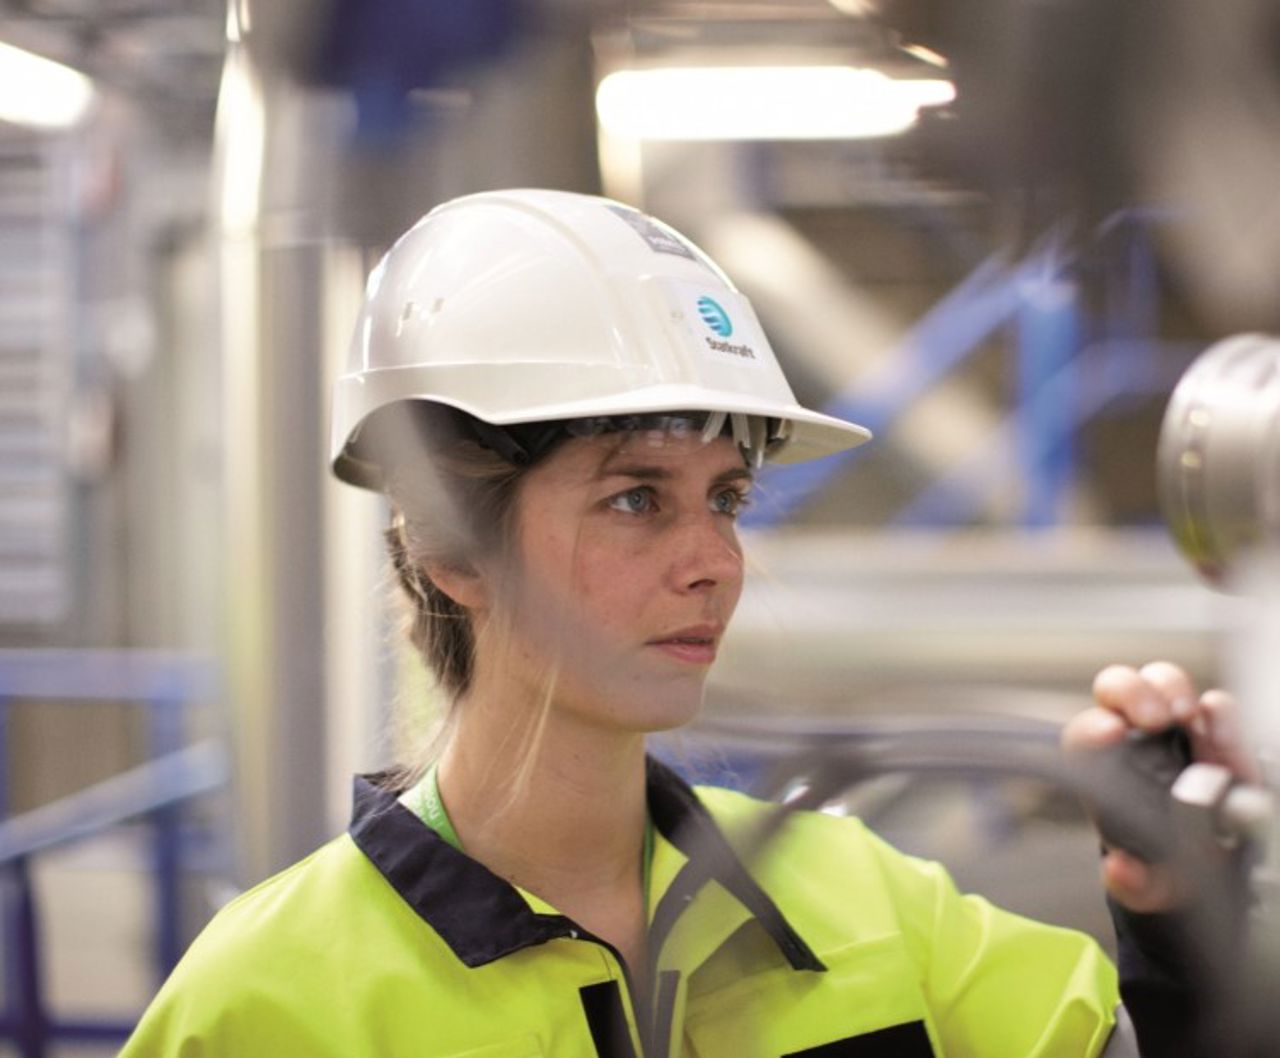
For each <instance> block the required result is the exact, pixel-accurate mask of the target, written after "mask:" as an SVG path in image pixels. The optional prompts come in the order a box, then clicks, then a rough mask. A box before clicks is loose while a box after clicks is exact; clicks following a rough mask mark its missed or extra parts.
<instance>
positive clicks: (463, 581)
mask: <svg viewBox="0 0 1280 1058" xmlns="http://www.w3.org/2000/svg"><path fill="white" fill-rule="evenodd" d="M423 570H424V572H425V573H426V575H427V576H428V577H430V578H431V583H433V584H434V585H435V586H436V587H437V588H439V589H440V590H441V591H442V592H444V593H445V594H446V595H447V596H449V598H450V599H452V600H453V601H454V602H456V603H457V604H458V605H459V606H461V607H464V608H465V609H467V610H474V611H483V610H487V609H488V608H489V586H488V584H486V583H485V580H484V578H483V577H482V576H481V575H480V574H479V573H478V572H477V571H476V569H475V568H474V567H473V566H470V565H465V566H464V565H461V564H453V563H448V562H438V561H436V562H425V563H423Z"/></svg>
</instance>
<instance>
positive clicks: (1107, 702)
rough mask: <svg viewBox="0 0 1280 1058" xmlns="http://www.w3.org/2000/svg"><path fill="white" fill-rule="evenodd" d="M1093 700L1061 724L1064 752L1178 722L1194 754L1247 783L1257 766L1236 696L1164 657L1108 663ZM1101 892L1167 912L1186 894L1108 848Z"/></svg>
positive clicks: (1173, 878)
mask: <svg viewBox="0 0 1280 1058" xmlns="http://www.w3.org/2000/svg"><path fill="white" fill-rule="evenodd" d="M1093 697H1094V700H1095V701H1096V702H1097V704H1096V705H1095V706H1093V707H1092V708H1090V709H1086V710H1084V711H1083V712H1081V713H1078V714H1077V715H1076V716H1074V717H1072V719H1071V720H1069V721H1068V722H1067V725H1066V727H1065V728H1064V729H1063V732H1062V744H1063V746H1064V747H1065V748H1066V749H1067V750H1068V751H1075V750H1087V749H1090V748H1097V747H1100V746H1109V745H1114V744H1115V743H1117V742H1119V741H1121V740H1122V739H1124V738H1125V737H1126V735H1127V734H1128V733H1129V731H1130V730H1133V729H1137V730H1140V731H1146V732H1156V731H1163V730H1164V729H1165V728H1167V727H1169V726H1171V725H1173V724H1179V725H1181V726H1182V727H1184V728H1186V730H1187V732H1188V733H1189V735H1190V737H1191V750H1192V756H1193V757H1194V758H1195V759H1196V760H1198V761H1205V762H1208V763H1211V764H1221V765H1223V766H1225V767H1227V768H1229V769H1230V770H1231V771H1232V772H1233V773H1234V774H1236V775H1237V776H1239V777H1240V778H1241V779H1244V780H1245V781H1248V782H1255V781H1257V780H1258V778H1259V775H1258V769H1257V766H1256V765H1255V764H1254V762H1253V761H1252V759H1251V758H1250V757H1249V755H1248V754H1247V753H1246V752H1245V748H1244V745H1243V743H1242V740H1241V737H1240V725H1239V717H1238V711H1237V709H1236V703H1235V700H1234V699H1233V698H1232V697H1231V695H1229V694H1227V693H1226V692H1225V691H1221V690H1210V691H1205V692H1204V693H1203V694H1197V693H1196V688H1195V684H1194V683H1193V682H1192V680H1191V677H1190V676H1188V675H1187V673H1186V672H1185V671H1184V670H1183V669H1181V668H1179V667H1178V666H1177V665H1174V664H1172V663H1170V662H1168V661H1153V662H1150V663H1149V664H1147V665H1144V666H1142V668H1140V669H1134V668H1131V667H1129V666H1128V665H1109V666H1107V668H1105V669H1103V670H1102V671H1101V672H1099V673H1098V675H1097V677H1095V679H1094V681H1093ZM1102 881H1103V884H1104V885H1105V886H1106V888H1107V892H1109V893H1110V894H1111V896H1112V897H1113V898H1114V899H1115V900H1117V901H1119V902H1120V903H1121V904H1123V905H1124V906H1126V907H1128V908H1129V909H1130V910H1132V911H1138V912H1154V911H1167V910H1169V909H1171V908H1173V907H1175V906H1177V905H1178V904H1179V903H1180V902H1181V901H1182V899H1183V896H1184V894H1183V893H1182V892H1181V891H1180V887H1179V883H1178V878H1177V875H1176V874H1175V872H1174V871H1173V870H1172V869H1171V868H1169V867H1167V866H1162V865H1158V864H1150V863H1144V862H1143V861H1142V860H1140V859H1138V858H1137V857H1136V856H1133V855H1131V854H1130V853H1127V852H1125V851H1123V850H1122V849H1107V850H1106V852H1105V854H1104V856H1103V859H1102Z"/></svg>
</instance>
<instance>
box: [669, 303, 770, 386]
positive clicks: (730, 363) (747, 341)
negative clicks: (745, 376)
mask: <svg viewBox="0 0 1280 1058" xmlns="http://www.w3.org/2000/svg"><path fill="white" fill-rule="evenodd" d="M663 286H664V288H665V289H666V292H667V297H668V298H669V300H670V302H671V306H672V309H673V316H674V320H675V322H676V323H677V324H678V325H679V327H680V330H681V332H682V335H683V337H684V338H685V339H686V343H687V345H690V346H692V347H693V349H695V350H697V352H699V353H700V354H701V357H702V359H703V360H704V362H706V363H707V364H708V366H710V367H712V368H713V369H715V368H728V369H738V368H750V369H761V368H766V369H767V368H768V367H770V366H772V365H773V353H772V351H771V350H770V349H769V343H768V342H767V341H766V340H765V337H764V334H763V333H762V332H761V331H760V325H759V324H758V323H757V322H756V318H755V315H754V314H753V313H752V312H751V310H750V308H749V307H747V305H746V299H745V298H743V297H742V296H741V295H739V294H736V293H734V292H733V291H732V290H726V289H724V288H723V287H705V286H701V285H699V284H695V283H676V282H667V283H664V284H663Z"/></svg>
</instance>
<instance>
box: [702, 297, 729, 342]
mask: <svg viewBox="0 0 1280 1058" xmlns="http://www.w3.org/2000/svg"><path fill="white" fill-rule="evenodd" d="M698 314H699V315H700V316H701V317H702V322H703V323H705V324H706V325H707V326H708V327H710V328H711V329H712V330H713V331H715V332H716V334H718V335H720V337H721V338H728V337H729V335H731V334H732V333H733V321H732V320H731V319H729V314H728V313H727V312H725V311H724V308H723V307H722V306H721V304H720V302H718V301H716V300H715V299H714V298H709V297H706V296H705V295H704V296H703V297H700V298H698Z"/></svg>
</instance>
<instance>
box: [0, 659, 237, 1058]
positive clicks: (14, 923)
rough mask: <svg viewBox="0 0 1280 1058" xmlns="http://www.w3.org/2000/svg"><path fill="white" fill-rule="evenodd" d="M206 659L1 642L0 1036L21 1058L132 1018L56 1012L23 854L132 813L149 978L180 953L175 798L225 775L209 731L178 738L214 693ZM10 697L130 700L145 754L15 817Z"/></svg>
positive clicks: (102, 1033) (112, 1034) (104, 1037)
mask: <svg viewBox="0 0 1280 1058" xmlns="http://www.w3.org/2000/svg"><path fill="white" fill-rule="evenodd" d="M217 682H218V681H217V678H216V671H215V668H214V666H213V665H212V664H211V663H210V662H209V661H208V660H207V659H204V658H200V657H192V656H190V655H183V654H174V653H165V652H154V651H94V650H49V651H4V650H0V885H3V889H0V911H2V912H3V921H4V933H5V937H6V943H5V963H4V973H5V978H4V980H5V993H4V994H5V1007H4V1009H3V1010H2V1011H0V1039H8V1040H10V1041H12V1042H14V1043H15V1044H16V1045H17V1047H18V1050H19V1053H20V1054H21V1055H22V1058H43V1056H44V1055H45V1053H46V1046H47V1044H48V1043H49V1042H51V1041H64V1040H66V1041H70V1040H79V1041H113V1040H121V1039H123V1038H124V1037H125V1036H126V1035H128V1033H129V1031H130V1029H131V1028H132V1021H124V1020H115V1021H112V1020H101V1019H88V1018H74V1017H60V1016H56V1015H55V1014H54V1013H53V1012H52V1011H50V1010H49V1009H48V1007H47V1004H46V1002H45V999H44V989H43V981H42V973H43V959H42V953H41V947H40V930H39V915H38V907H37V901H36V895H35V891H34V889H33V887H32V884H31V872H30V861H31V858H32V857H33V856H35V855H37V854H39V853H41V852H44V851H46V850H49V849H52V848H56V847H58V846H61V845H65V844H67V843H69V842H73V841H76V840H79V839H82V838H85V837H89V836H92V835H96V834H101V833H103V832H105V831H107V830H110V829H111V828H113V827H116V826H119V825H120V824H123V823H126V822H130V821H132V820H143V821H144V822H145V823H146V824H147V825H148V828H149V836H150V847H151V856H152V867H153V880H154V893H155V924H156V929H155V940H154V951H153V957H154V962H155V970H156V975H157V979H160V978H163V977H164V976H165V975H167V974H168V972H169V971H170V970H171V969H172V968H173V966H174V965H175V964H176V962H177V960H178V958H179V956H180V955H181V953H182V948H183V941H184V938H183V936H182V927H181V910H180V900H179V895H180V885H181V880H182V870H183V856H182V808H183V805H184V804H185V803H186V802H188V801H189V800H191V799H192V798H193V797H197V796H199V795H201V794H205V793H208V792H210V791H212V790H216V789H218V788H219V787H221V786H222V785H224V784H225V783H226V781H227V777H228V773H229V767H228V761H227V756H226V752H225V750H224V748H223V747H222V745H221V743H220V742H218V741H216V740H210V741H206V742H200V743H196V744H193V745H186V744H185V738H186V734H185V729H186V723H185V719H186V713H187V711H188V707H190V706H191V705H194V704H197V703H204V702H210V701H213V700H214V699H215V697H216V694H217ZM16 701H23V702H28V701H45V702H65V703H74V705H75V706H76V707H89V706H91V705H92V704H94V703H101V702H131V703H136V704H137V705H138V706H139V707H140V708H142V709H143V710H145V713H146V717H147V742H148V746H147V749H148V761H147V763H145V764H142V765H141V766H139V767H137V768H134V769H132V770H130V771H126V772H124V773H122V774H119V775H116V776H113V777H112V778H110V779H107V780H104V781H102V782H99V783H96V784H94V785H92V786H89V787H87V788H85V789H82V790H80V791H78V792H76V793H74V794H71V795H69V796H67V797H64V798H61V799H60V800H58V801H55V802H53V803H51V804H47V805H44V806H42V807H40V808H37V809H34V810H32V811H29V812H26V813H24V814H22V815H20V816H11V815H10V814H9V805H10V789H9V785H10V784H9V769H8V762H9V761H10V760H11V759H12V757H11V755H10V754H11V749H12V747H11V746H10V745H9V729H10V720H11V713H12V708H11V707H12V705H13V703H14V702H16Z"/></svg>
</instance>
